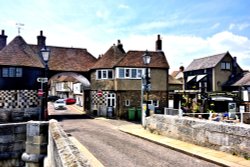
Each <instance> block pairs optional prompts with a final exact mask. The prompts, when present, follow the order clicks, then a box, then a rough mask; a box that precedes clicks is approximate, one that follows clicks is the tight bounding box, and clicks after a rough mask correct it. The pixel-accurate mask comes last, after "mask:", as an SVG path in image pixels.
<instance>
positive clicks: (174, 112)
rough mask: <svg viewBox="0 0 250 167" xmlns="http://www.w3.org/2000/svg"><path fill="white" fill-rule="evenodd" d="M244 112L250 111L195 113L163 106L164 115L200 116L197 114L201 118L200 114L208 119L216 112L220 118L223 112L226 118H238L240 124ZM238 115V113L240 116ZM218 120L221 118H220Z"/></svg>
mask: <svg viewBox="0 0 250 167" xmlns="http://www.w3.org/2000/svg"><path fill="white" fill-rule="evenodd" d="M245 113H249V114H250V112H224V113H215V112H209V113H197V112H195V113H183V111H182V109H173V108H166V107H165V108H164V115H178V116H179V117H183V115H192V116H195V115H198V118H200V117H199V115H201V118H202V115H209V116H208V119H209V120H212V116H213V114H215V115H216V114H218V115H220V117H221V118H222V117H223V114H227V115H228V118H232V117H233V118H234V119H235V120H239V122H240V123H242V124H243V120H244V114H245ZM238 115H240V117H239V116H238ZM220 120H222V119H220ZM229 120H230V119H229ZM225 122H227V121H226V119H225ZM228 122H230V121H228Z"/></svg>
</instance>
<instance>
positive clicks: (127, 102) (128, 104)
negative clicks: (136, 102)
mask: <svg viewBox="0 0 250 167" xmlns="http://www.w3.org/2000/svg"><path fill="white" fill-rule="evenodd" d="M124 103H125V106H126V107H129V106H130V100H129V99H127V100H125V102H124Z"/></svg>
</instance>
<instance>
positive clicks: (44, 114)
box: [40, 46, 50, 120]
mask: <svg viewBox="0 0 250 167" xmlns="http://www.w3.org/2000/svg"><path fill="white" fill-rule="evenodd" d="M40 53H41V55H42V58H43V61H44V64H45V73H44V76H45V78H46V80H48V69H49V68H48V61H49V58H50V50H49V49H48V48H47V47H46V46H45V47H44V48H42V49H41V50H40ZM47 97H48V84H47V82H44V96H43V98H42V103H43V104H42V105H41V112H42V113H41V115H40V120H46V119H47V117H48V109H47V108H48V107H47V103H48V99H47ZM45 109H46V110H45Z"/></svg>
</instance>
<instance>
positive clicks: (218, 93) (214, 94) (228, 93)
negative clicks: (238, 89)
mask: <svg viewBox="0 0 250 167" xmlns="http://www.w3.org/2000/svg"><path fill="white" fill-rule="evenodd" d="M207 96H208V97H214V96H225V97H232V98H234V97H238V93H232V92H211V93H207Z"/></svg>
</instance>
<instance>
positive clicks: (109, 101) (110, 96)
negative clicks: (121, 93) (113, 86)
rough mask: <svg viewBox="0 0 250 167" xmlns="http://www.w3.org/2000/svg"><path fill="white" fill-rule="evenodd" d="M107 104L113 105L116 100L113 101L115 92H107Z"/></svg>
mask: <svg viewBox="0 0 250 167" xmlns="http://www.w3.org/2000/svg"><path fill="white" fill-rule="evenodd" d="M107 105H108V107H115V106H116V102H115V93H109V94H108V96H107Z"/></svg>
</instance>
